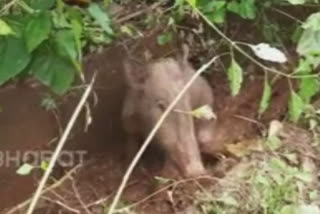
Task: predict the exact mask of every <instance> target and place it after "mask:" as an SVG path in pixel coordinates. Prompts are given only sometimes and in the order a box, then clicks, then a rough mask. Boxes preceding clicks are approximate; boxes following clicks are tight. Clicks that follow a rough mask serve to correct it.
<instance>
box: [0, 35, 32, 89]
mask: <svg viewBox="0 0 320 214" xmlns="http://www.w3.org/2000/svg"><path fill="white" fill-rule="evenodd" d="M30 58H31V57H30V55H29V53H28V51H27V49H26V47H25V44H24V42H23V41H22V40H21V39H16V38H12V37H7V38H1V37H0V85H2V84H3V83H5V82H6V81H8V80H9V79H11V78H13V77H15V76H16V75H18V74H19V73H20V72H22V71H23V69H24V68H25V67H26V66H27V65H28V63H29V62H30Z"/></svg>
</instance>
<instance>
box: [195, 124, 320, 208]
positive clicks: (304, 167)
mask: <svg viewBox="0 0 320 214" xmlns="http://www.w3.org/2000/svg"><path fill="white" fill-rule="evenodd" d="M281 129H282V124H281V123H280V122H278V121H273V122H272V123H271V125H270V128H269V132H268V136H267V139H266V140H265V146H264V148H263V149H262V150H261V149H259V150H255V151H253V149H252V148H253V145H252V144H254V143H251V145H250V147H251V149H249V147H248V144H247V143H245V145H246V146H245V147H240V146H238V149H240V150H235V149H234V150H232V152H237V153H238V152H241V153H242V154H244V155H246V158H245V159H242V161H241V163H240V164H239V165H238V166H236V167H235V168H234V169H232V170H231V171H230V172H229V174H227V175H226V176H225V178H223V179H221V180H218V181H217V184H216V185H214V186H213V187H212V189H211V190H207V189H206V190H205V191H203V192H201V193H199V195H198V196H197V198H198V201H197V203H198V205H199V207H201V210H202V212H204V213H226V214H227V213H228V214H233V213H234V214H236V213H266V214H274V213H279V214H295V213H312V214H319V213H320V209H319V207H318V205H317V200H318V198H319V194H320V192H319V189H317V188H312V185H313V184H314V182H317V181H316V180H317V176H315V173H317V171H316V168H315V167H314V164H315V163H314V162H313V161H311V160H308V161H307V160H306V158H304V161H302V162H301V161H300V160H299V159H300V158H301V157H300V156H301V155H302V156H303V154H299V152H298V151H297V150H295V148H296V145H294V143H293V142H289V143H292V145H290V146H289V148H291V150H290V151H289V150H288V148H285V146H284V144H283V142H281V140H280V139H279V138H278V135H279V132H280V130H281ZM275 140H276V141H277V146H275V147H274V146H271V147H270V141H275ZM254 142H255V144H260V143H259V140H255V141H254ZM297 143H298V144H300V145H301V144H304V143H309V142H297ZM239 144H242V143H239ZM287 147H288V146H287ZM256 148H257V147H256ZM244 149H247V152H244ZM248 150H251V152H250V151H249V152H248ZM268 150H269V151H271V152H267V151H268ZM257 152H258V153H257ZM255 153H256V154H255ZM238 157H243V156H238ZM248 159H250V161H247V160H248Z"/></svg>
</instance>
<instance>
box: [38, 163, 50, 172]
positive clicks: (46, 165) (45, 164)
mask: <svg viewBox="0 0 320 214" xmlns="http://www.w3.org/2000/svg"><path fill="white" fill-rule="evenodd" d="M48 166H49V163H48V162H47V161H41V165H40V168H41V169H42V170H43V171H46V170H47V169H48Z"/></svg>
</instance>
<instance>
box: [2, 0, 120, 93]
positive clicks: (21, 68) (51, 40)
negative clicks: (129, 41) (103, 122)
mask: <svg viewBox="0 0 320 214" xmlns="http://www.w3.org/2000/svg"><path fill="white" fill-rule="evenodd" d="M8 4H9V3H8ZM3 6H6V5H3ZM113 36H114V32H113V30H112V27H111V22H110V19H109V17H108V15H107V13H106V12H105V11H104V10H103V9H102V7H101V6H100V5H99V4H97V3H91V4H90V5H89V7H88V8H87V9H82V8H80V7H71V6H69V5H66V4H65V3H64V2H63V1H62V0H32V1H17V3H16V4H14V5H13V6H12V9H11V10H4V11H2V13H1V14H0V86H1V85H2V84H4V83H6V82H7V81H9V80H10V79H12V78H15V77H17V76H19V75H21V74H30V75H33V76H34V77H35V78H36V79H38V80H39V81H40V82H41V83H43V84H44V85H46V86H48V87H50V88H51V89H52V90H53V91H54V92H55V93H58V94H63V93H65V92H66V91H67V90H68V89H69V88H70V86H71V84H72V82H73V81H74V79H75V75H76V74H77V73H78V74H79V73H80V72H82V68H81V60H82V50H83V48H84V47H85V46H90V45H91V44H94V45H97V44H99V45H101V44H104V43H108V42H110V41H111V40H112V38H113Z"/></svg>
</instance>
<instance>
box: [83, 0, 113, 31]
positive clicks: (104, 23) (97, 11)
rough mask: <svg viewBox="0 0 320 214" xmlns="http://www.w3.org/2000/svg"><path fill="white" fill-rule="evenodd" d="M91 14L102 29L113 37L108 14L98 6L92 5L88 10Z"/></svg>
mask: <svg viewBox="0 0 320 214" xmlns="http://www.w3.org/2000/svg"><path fill="white" fill-rule="evenodd" d="M88 12H89V14H90V15H91V16H92V17H93V18H94V19H95V20H96V21H97V22H98V24H99V25H100V26H101V27H102V29H103V30H104V31H105V32H106V33H108V34H110V35H113V34H114V33H113V30H112V28H111V26H110V25H111V21H110V18H109V17H108V15H107V13H106V12H104V11H103V10H102V9H101V8H100V7H99V5H98V4H96V3H91V4H90V6H89V8H88Z"/></svg>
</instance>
